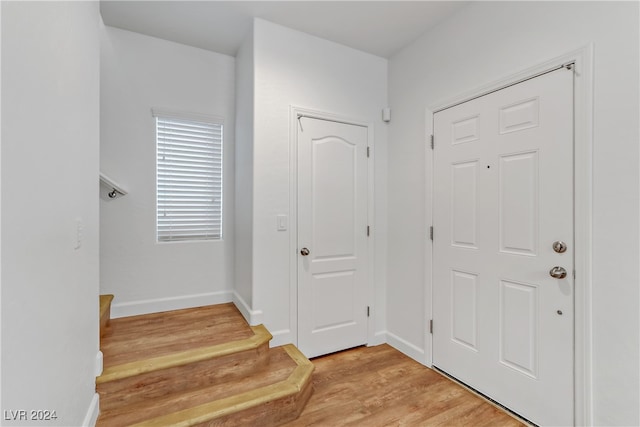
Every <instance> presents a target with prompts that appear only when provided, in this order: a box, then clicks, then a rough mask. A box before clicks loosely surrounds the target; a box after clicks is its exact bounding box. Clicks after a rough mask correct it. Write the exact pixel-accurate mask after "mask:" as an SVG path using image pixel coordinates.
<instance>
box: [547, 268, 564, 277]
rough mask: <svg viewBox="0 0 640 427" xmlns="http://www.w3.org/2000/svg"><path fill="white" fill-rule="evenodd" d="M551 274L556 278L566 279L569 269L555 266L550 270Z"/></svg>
mask: <svg viewBox="0 0 640 427" xmlns="http://www.w3.org/2000/svg"><path fill="white" fill-rule="evenodd" d="M549 276H551V277H553V278H555V279H564V278H565V277H567V270H565V269H564V268H562V267H558V266H555V267H553V268H552V269H551V270H549Z"/></svg>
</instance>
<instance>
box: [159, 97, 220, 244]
mask: <svg viewBox="0 0 640 427" xmlns="http://www.w3.org/2000/svg"><path fill="white" fill-rule="evenodd" d="M153 115H154V116H155V118H156V146H157V157H156V159H157V160H156V180H157V183H156V185H157V197H156V214H157V227H156V229H157V239H158V242H175V241H190V240H220V239H222V128H223V126H222V121H221V120H219V119H215V118H211V117H206V116H199V115H175V114H171V113H165V112H160V111H157V110H153Z"/></svg>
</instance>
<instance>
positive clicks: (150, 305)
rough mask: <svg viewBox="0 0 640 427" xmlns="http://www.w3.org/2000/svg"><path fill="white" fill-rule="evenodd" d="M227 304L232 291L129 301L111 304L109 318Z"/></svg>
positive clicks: (230, 299)
mask: <svg viewBox="0 0 640 427" xmlns="http://www.w3.org/2000/svg"><path fill="white" fill-rule="evenodd" d="M228 302H233V292H232V291H219V292H207V293H203V294H194V295H181V296H177V297H168V298H156V299H149V300H140V301H130V302H123V303H119V304H113V305H112V306H111V318H112V319H117V318H119V317H127V316H137V315H139V314H149V313H159V312H162V311H171V310H181V309H183V308H193V307H202V306H205V305H214V304H224V303H228Z"/></svg>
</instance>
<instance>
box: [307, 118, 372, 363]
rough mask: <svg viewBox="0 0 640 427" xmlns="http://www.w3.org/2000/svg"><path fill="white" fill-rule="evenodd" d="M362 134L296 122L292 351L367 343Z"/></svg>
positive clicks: (311, 352)
mask: <svg viewBox="0 0 640 427" xmlns="http://www.w3.org/2000/svg"><path fill="white" fill-rule="evenodd" d="M367 132H368V130H367V128H366V127H363V126H356V125H350V124H344V123H337V122H333V121H328V120H321V119H315V118H309V117H300V118H299V126H298V138H297V143H298V248H297V251H298V347H299V348H300V350H301V351H302V352H303V353H304V354H305V355H306V356H307V357H314V356H318V355H322V354H327V353H331V352H334V351H338V350H343V349H346V348H351V347H355V346H358V345H362V344H365V343H366V342H367V303H366V301H367V289H368V286H367V252H368V251H367V191H368V185H367Z"/></svg>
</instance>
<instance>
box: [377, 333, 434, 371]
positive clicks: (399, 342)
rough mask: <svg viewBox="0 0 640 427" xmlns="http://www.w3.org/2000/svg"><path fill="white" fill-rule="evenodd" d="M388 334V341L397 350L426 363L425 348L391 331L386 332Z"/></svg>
mask: <svg viewBox="0 0 640 427" xmlns="http://www.w3.org/2000/svg"><path fill="white" fill-rule="evenodd" d="M386 335H387V343H389V345H390V346H391V347H393V348H395V349H396V350H398V351H400V352H401V353H404V354H406V355H407V356H409V357H410V358H412V359H413V360H415V361H417V362H420V363H422V364H424V359H425V352H424V349H422V348H420V347H418V346H417V345H414V344H411V343H410V342H409V341H406V340H404V339H402V338H400V337H399V336H397V335H395V334H392V333H391V332H388V331H387V333H386Z"/></svg>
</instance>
